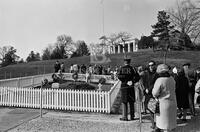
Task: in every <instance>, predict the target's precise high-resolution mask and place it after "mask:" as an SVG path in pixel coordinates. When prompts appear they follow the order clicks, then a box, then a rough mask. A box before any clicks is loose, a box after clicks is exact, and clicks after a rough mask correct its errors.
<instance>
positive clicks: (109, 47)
mask: <svg viewBox="0 0 200 132" xmlns="http://www.w3.org/2000/svg"><path fill="white" fill-rule="evenodd" d="M108 49H109V54H111V53H112V51H111V46H108Z"/></svg>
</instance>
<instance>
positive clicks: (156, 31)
mask: <svg viewBox="0 0 200 132" xmlns="http://www.w3.org/2000/svg"><path fill="white" fill-rule="evenodd" d="M169 18H170V16H169V15H167V13H166V12H165V11H159V12H158V16H157V19H158V22H157V23H156V24H155V25H152V28H153V32H152V33H151V35H152V37H157V38H158V43H159V44H158V46H159V48H162V50H163V51H164V63H166V56H167V51H168V49H169V48H170V32H171V31H172V30H173V28H174V26H171V25H170V21H169Z"/></svg>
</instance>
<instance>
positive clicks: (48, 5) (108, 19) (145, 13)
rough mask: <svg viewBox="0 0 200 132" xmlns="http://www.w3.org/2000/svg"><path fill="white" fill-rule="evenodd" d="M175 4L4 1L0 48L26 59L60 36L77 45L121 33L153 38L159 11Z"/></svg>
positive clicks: (166, 0) (0, 0) (0, 2)
mask: <svg viewBox="0 0 200 132" xmlns="http://www.w3.org/2000/svg"><path fill="white" fill-rule="evenodd" d="M175 2H176V0H0V47H3V46H7V45H11V46H13V47H14V48H16V49H17V55H19V56H20V57H21V58H23V59H26V57H27V56H28V54H29V53H30V52H31V51H34V52H39V53H40V54H41V53H42V50H43V49H44V48H45V47H47V46H48V45H49V44H53V43H55V42H56V38H57V36H59V35H63V34H66V35H69V36H71V37H72V39H73V41H75V42H76V41H77V40H84V41H85V42H86V43H87V44H90V43H98V42H99V38H100V37H101V36H102V35H103V34H104V35H110V34H111V33H118V32H120V31H126V32H129V33H131V34H132V35H133V37H134V38H140V37H141V35H150V33H151V31H152V28H151V25H153V24H155V23H156V22H157V13H158V11H159V10H165V9H168V8H170V7H171V6H173V5H174V4H175ZM103 12H104V13H103ZM103 14H104V19H103ZM103 20H104V22H103ZM103 23H104V28H103ZM103 29H104V30H103ZM103 31H104V32H103Z"/></svg>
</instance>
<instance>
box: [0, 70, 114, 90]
mask: <svg viewBox="0 0 200 132" xmlns="http://www.w3.org/2000/svg"><path fill="white" fill-rule="evenodd" d="M52 74H53V73H50V74H44V75H36V76H27V77H20V78H12V79H4V80H0V87H4V86H6V87H31V86H32V87H33V86H37V85H40V84H41V81H42V80H43V79H44V78H46V79H48V80H49V81H52ZM63 77H64V79H66V80H73V79H72V73H63ZM85 78H86V77H85V74H78V80H79V81H85ZM100 78H105V79H106V83H115V81H114V80H113V79H111V76H109V75H91V82H98V81H99V79H100Z"/></svg>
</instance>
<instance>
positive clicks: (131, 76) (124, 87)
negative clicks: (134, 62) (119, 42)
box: [118, 56, 140, 121]
mask: <svg viewBox="0 0 200 132" xmlns="http://www.w3.org/2000/svg"><path fill="white" fill-rule="evenodd" d="M130 62H131V59H130V57H127V56H126V57H125V58H124V66H122V67H121V68H120V69H119V73H118V79H119V80H120V81H121V88H120V91H121V101H122V118H120V120H122V121H128V103H129V106H130V115H131V118H130V120H134V119H135V114H134V113H135V111H134V102H135V92H134V83H136V82H138V81H139V79H140V77H139V74H138V73H137V71H136V70H135V68H133V67H132V66H130Z"/></svg>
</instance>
